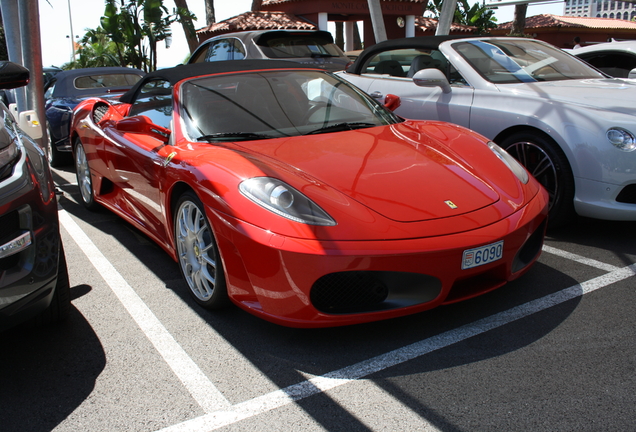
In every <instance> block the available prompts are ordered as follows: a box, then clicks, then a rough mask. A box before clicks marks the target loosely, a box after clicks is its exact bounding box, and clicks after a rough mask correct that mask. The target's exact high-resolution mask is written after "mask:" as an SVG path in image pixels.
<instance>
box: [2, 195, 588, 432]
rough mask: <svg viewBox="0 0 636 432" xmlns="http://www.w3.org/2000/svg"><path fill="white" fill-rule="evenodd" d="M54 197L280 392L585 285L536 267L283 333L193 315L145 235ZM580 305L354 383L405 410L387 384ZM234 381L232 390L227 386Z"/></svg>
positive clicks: (167, 261) (314, 411) (533, 338)
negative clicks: (377, 314)
mask: <svg viewBox="0 0 636 432" xmlns="http://www.w3.org/2000/svg"><path fill="white" fill-rule="evenodd" d="M65 193H73V194H75V195H76V194H77V191H76V188H75V190H74V191H70V189H69V191H65ZM61 199H62V200H66V201H64V202H63V204H64V208H65V210H66V211H67V212H69V213H71V214H73V215H75V216H76V217H78V218H80V219H83V220H84V221H86V222H87V223H89V224H92V225H93V226H94V227H95V228H97V229H99V230H101V231H102V232H104V233H105V234H108V235H110V236H112V237H113V238H114V239H116V240H117V241H118V242H120V243H121V244H122V245H123V246H124V247H126V248H127V249H128V250H129V251H130V252H131V253H133V254H134V255H135V256H136V257H137V258H138V260H139V261H140V262H141V263H142V264H143V265H145V266H146V267H147V268H148V269H149V270H150V271H151V272H153V273H154V274H155V275H157V277H158V278H160V279H161V280H163V281H166V288H167V289H170V290H172V291H173V292H174V293H175V294H176V295H177V296H178V297H179V298H180V299H181V300H182V301H183V302H184V303H185V304H187V305H188V307H190V308H191V309H192V310H194V311H195V312H196V313H197V314H198V315H199V316H201V317H202V319H203V320H205V322H206V323H207V324H208V326H210V327H211V328H212V329H214V331H215V332H217V333H218V334H219V335H220V336H222V337H223V338H224V339H225V340H227V341H228V342H229V343H230V344H231V345H232V346H233V347H234V348H235V349H236V350H237V351H238V352H240V353H241V354H242V355H243V356H244V357H245V358H246V359H247V360H248V361H249V362H250V363H251V364H253V365H254V367H256V368H257V369H258V370H259V371H260V372H261V373H262V374H263V375H265V376H266V377H267V378H269V380H271V381H272V382H273V383H274V384H276V386H277V387H279V388H283V389H284V388H286V387H288V386H292V385H295V384H298V383H300V382H303V381H305V380H306V379H307V375H316V376H321V375H325V374H327V373H329V372H332V371H336V370H340V369H342V368H345V367H348V366H351V365H355V364H357V363H359V362H362V361H365V360H368V359H371V358H374V357H376V356H380V355H383V354H386V353H388V352H390V351H393V350H399V349H401V348H403V347H405V346H409V345H411V344H414V343H418V342H421V341H424V340H426V339H428V338H434V337H436V336H438V335H440V334H443V333H445V332H450V331H453V330H455V329H458V328H460V327H462V326H470V325H471V324H473V323H475V322H477V321H479V320H482V319H484V318H487V317H490V316H495V315H497V314H501V313H505V312H506V311H509V310H510V309H512V308H515V307H518V306H520V305H523V304H524V303H527V302H532V301H535V300H538V299H540V298H542V297H545V296H549V295H552V294H555V293H557V292H559V291H561V290H565V289H567V288H571V287H576V286H577V284H578V282H582V281H583V280H585V279H581V280H577V279H576V278H575V277H573V276H572V275H570V274H568V273H567V272H564V271H561V270H560V269H558V268H553V267H551V266H549V265H546V264H543V263H542V262H541V261H539V262H537V263H536V265H535V266H534V267H533V268H532V269H531V270H530V271H529V272H528V273H527V274H525V275H524V276H523V277H521V278H520V279H518V280H516V281H513V282H511V283H509V284H507V285H505V286H504V287H502V288H500V289H498V290H495V291H493V292H491V293H488V294H486V295H483V296H480V297H478V298H475V299H471V300H468V301H464V302H461V303H457V304H453V305H448V306H442V307H439V308H437V309H433V310H431V311H427V312H422V313H418V314H415V315H410V316H406V317H402V318H396V319H391V320H386V321H380V322H374V323H368V324H360V325H353V326H348V327H338V328H325V329H294V328H286V327H282V326H279V325H275V324H271V323H268V322H266V321H263V320H262V319H260V318H257V317H255V316H253V315H250V314H248V313H247V312H244V311H242V310H241V309H239V308H238V307H235V306H230V307H228V308H226V309H222V310H216V311H208V310H205V309H202V308H201V307H200V306H198V305H197V304H196V303H195V302H194V300H193V299H192V297H191V296H190V294H189V292H188V288H187V286H186V284H185V282H183V280H182V279H181V278H179V277H178V276H176V275H178V274H179V269H178V265H177V264H176V263H174V262H173V261H172V259H171V258H170V257H169V256H168V255H167V254H165V252H163V251H162V250H161V249H160V248H159V247H158V246H156V245H155V244H154V243H153V242H152V241H150V240H148V241H147V242H146V241H144V242H140V241H139V240H138V238H139V237H142V238H144V237H145V236H144V235H143V234H142V233H141V232H139V231H138V230H136V229H135V228H133V227H132V226H131V225H129V224H128V223H126V222H125V221H123V220H122V219H120V218H118V217H116V216H113V218H112V219H111V218H110V217H109V215H111V213H110V212H109V211H107V210H100V211H99V212H97V214H95V213H91V212H88V211H87V210H85V209H84V208H83V207H82V206H81V204H78V203H77V201H76V200H75V201H72V200H70V199H67V198H61ZM131 230H132V231H134V232H136V235H130V231H131ZM580 299H581V297H580V296H578V297H576V296H575V297H574V298H573V299H571V300H568V301H566V302H564V303H561V304H559V305H558V306H555V307H550V308H548V309H546V310H544V311H542V312H540V313H539V314H535V315H530V316H528V317H525V318H521V319H519V320H516V321H513V322H510V323H507V324H503V325H502V326H500V327H497V328H494V329H493V330H490V331H488V332H485V333H482V334H479V335H477V336H474V337H471V338H468V339H465V340H461V341H459V342H457V343H455V344H452V345H448V346H445V347H443V348H441V349H439V350H435V351H432V352H430V353H427V354H423V355H421V356H418V357H416V358H414V359H412V360H409V361H408V362H404V363H400V364H396V365H394V366H391V367H388V368H386V369H384V370H382V371H380V372H377V373H375V374H373V375H370V376H367V377H364V378H369V379H373V380H376V379H377V380H378V382H380V383H381V385H385V386H386V388H387V389H388V390H389V391H390V392H391V394H395V397H397V398H399V399H400V400H401V401H402V403H403V404H405V405H407V406H408V405H409V404H413V406H414V407H415V405H416V402H413V401H411V399H410V398H411V396H410V393H409V391H407V390H404V391H403V392H402V393H403V399H402V397H401V396H400V391H397V389H392V388H391V386H392V385H393V386H395V385H396V384H393V383H391V382H390V379H391V378H400V377H403V376H405V375H416V374H423V373H428V372H439V371H443V370H446V369H450V368H454V367H461V366H466V365H471V364H475V363H478V362H481V361H484V360H490V359H497V358H499V357H502V356H505V355H506V354H509V353H512V352H515V351H517V350H520V349H522V348H524V347H527V346H530V345H532V344H533V343H535V342H537V341H538V340H540V339H542V338H544V337H545V336H546V335H548V334H550V333H551V332H552V331H553V330H554V329H555V328H557V327H558V326H560V325H561V324H562V323H563V322H564V321H566V320H567V319H568V317H569V316H570V315H571V314H572V313H573V311H575V310H576V308H577V306H578V304H579V302H580ZM538 316H540V317H541V318H538ZM195 346H196V344H195ZM189 354H190V355H191V356H192V358H193V360H194V361H195V362H196V363H197V364H200V365H204V364H205V363H206V362H208V360H209V359H207V358H206V356H207V353H205V352H199V351H197V350H196V349H195V348H192V349H191V350H190V352H189ZM202 367H203V366H202ZM102 368H103V365H102ZM467 382H468V383H469V384H470V385H473V386H477V385H479V383H478V381H477V378H469V379H467ZM234 385H238V386H240V385H241V384H240V383H239V382H238V381H237V382H235V383H234ZM219 390H220V391H221V392H224V390H225V391H227V392H228V393H229V392H231V391H232V389H224V388H219ZM394 390H395V391H394ZM33 391H35V389H33ZM249 392H250V390H249V389H246V390H245V394H247V395H249V394H250V393H249ZM27 393H28V392H27ZM27 393H25V394H27ZM85 396H86V394H84V397H85ZM256 396H260V395H259V394H254V395H253V396H252V397H256ZM78 399H80V398H78ZM414 400H415V399H414ZM80 402H81V401H80ZM296 404H297V405H298V406H299V407H301V408H302V409H303V410H305V411H306V412H307V413H308V414H309V415H310V416H311V417H312V418H313V419H314V420H315V421H317V422H318V423H320V424H321V425H322V426H323V427H324V428H325V429H327V430H351V431H354V430H369V429H368V428H367V427H366V426H365V425H364V424H363V423H362V422H361V421H360V420H359V419H357V418H356V417H355V416H354V415H352V414H351V413H349V412H347V411H346V409H344V408H343V407H341V406H340V405H339V404H338V403H337V401H335V400H333V399H332V398H331V397H330V396H329V395H328V394H327V393H319V394H315V395H313V396H310V397H308V398H307V399H304V400H302V401H297V402H296ZM416 408H417V410H415V409H414V411H415V412H418V413H421V415H423V416H425V417H426V418H427V419H428V421H429V422H431V423H433V424H436V425H438V426H440V428H441V429H442V430H455V428H454V426H453V425H452V424H451V423H448V422H446V420H444V418H443V416H442V415H439V416H437V417H436V416H435V415H434V409H433V408H430V407H426V406H418V407H416ZM0 419H1V417H0Z"/></svg>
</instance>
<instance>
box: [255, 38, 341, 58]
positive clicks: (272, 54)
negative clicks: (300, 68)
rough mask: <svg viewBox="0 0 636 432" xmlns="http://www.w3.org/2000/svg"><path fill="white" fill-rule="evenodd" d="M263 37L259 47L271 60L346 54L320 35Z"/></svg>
mask: <svg viewBox="0 0 636 432" xmlns="http://www.w3.org/2000/svg"><path fill="white" fill-rule="evenodd" d="M275 34H276V33H272V35H271V36H270V35H267V34H266V35H264V36H261V37H260V38H259V40H258V42H257V43H258V45H259V46H260V47H261V50H262V51H263V54H265V56H267V57H269V58H278V59H285V58H298V57H316V56H324V57H339V56H344V53H343V52H342V51H341V50H340V48H338V46H337V45H336V44H334V43H333V41H332V40H329V38H326V37H324V36H322V35H320V34H312V33H301V34H294V33H290V34H286V35H283V36H276V37H274V35H275Z"/></svg>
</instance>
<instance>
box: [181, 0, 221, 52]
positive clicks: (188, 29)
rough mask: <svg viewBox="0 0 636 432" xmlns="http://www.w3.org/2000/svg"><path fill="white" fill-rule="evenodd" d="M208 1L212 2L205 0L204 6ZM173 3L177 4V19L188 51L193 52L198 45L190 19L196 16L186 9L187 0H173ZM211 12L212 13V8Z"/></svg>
mask: <svg viewBox="0 0 636 432" xmlns="http://www.w3.org/2000/svg"><path fill="white" fill-rule="evenodd" d="M208 1H209V2H210V3H212V0H206V7H207V2H208ZM174 4H175V5H176V6H177V16H178V18H177V21H179V22H180V23H181V26H182V27H183V33H185V37H186V40H187V41H188V48H189V49H190V53H193V52H194V50H195V49H197V46H199V40H198V38H197V33H196V31H195V30H194V24H192V20H193V19H196V17H195V16H194V15H193V14H192V13H191V12H190V9H188V2H187V1H186V0H174ZM212 13H213V15H214V8H213V12H212Z"/></svg>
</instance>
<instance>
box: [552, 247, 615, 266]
mask: <svg viewBox="0 0 636 432" xmlns="http://www.w3.org/2000/svg"><path fill="white" fill-rule="evenodd" d="M543 251H544V252H547V253H550V254H552V255H557V256H560V257H562V258H567V259H569V260H571V261H576V262H577V263H579V264H585V265H587V266H590V267H596V268H597V269H600V270H605V271H609V272H611V271H614V270H618V269H619V268H620V267H616V266H613V265H611V264H606V263H604V262H600V261H596V260H594V259H591V258H585V257H584V256H581V255H577V254H574V253H572V252H567V251H564V250H561V249H557V248H553V247H552V246H547V245H543Z"/></svg>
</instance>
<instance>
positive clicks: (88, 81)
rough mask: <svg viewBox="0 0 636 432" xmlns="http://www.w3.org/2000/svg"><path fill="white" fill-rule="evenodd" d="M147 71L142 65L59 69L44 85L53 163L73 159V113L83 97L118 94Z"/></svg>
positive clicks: (52, 164)
mask: <svg viewBox="0 0 636 432" xmlns="http://www.w3.org/2000/svg"><path fill="white" fill-rule="evenodd" d="M144 74H145V73H144V72H143V71H141V70H139V69H132V68H125V67H101V68H86V69H73V70H68V71H62V72H59V73H57V74H56V75H55V76H54V77H53V78H52V79H51V80H50V81H49V82H48V84H47V85H46V87H45V88H44V90H45V93H44V99H45V101H46V105H45V109H46V121H47V124H48V136H49V140H50V142H49V145H48V146H47V147H48V149H49V152H48V157H49V163H50V164H51V166H53V167H57V166H61V165H64V164H65V163H70V162H71V159H72V158H71V143H70V141H69V132H70V124H71V115H72V114H73V109H75V107H76V106H77V104H78V103H80V101H81V100H82V99H86V98H87V97H93V96H100V97H104V96H113V97H115V96H117V97H118V96H119V95H121V94H122V93H125V92H126V91H128V89H130V88H131V87H132V86H133V84H135V83H136V82H137V81H139V79H140V78H141V77H142V76H143V75H144Z"/></svg>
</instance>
